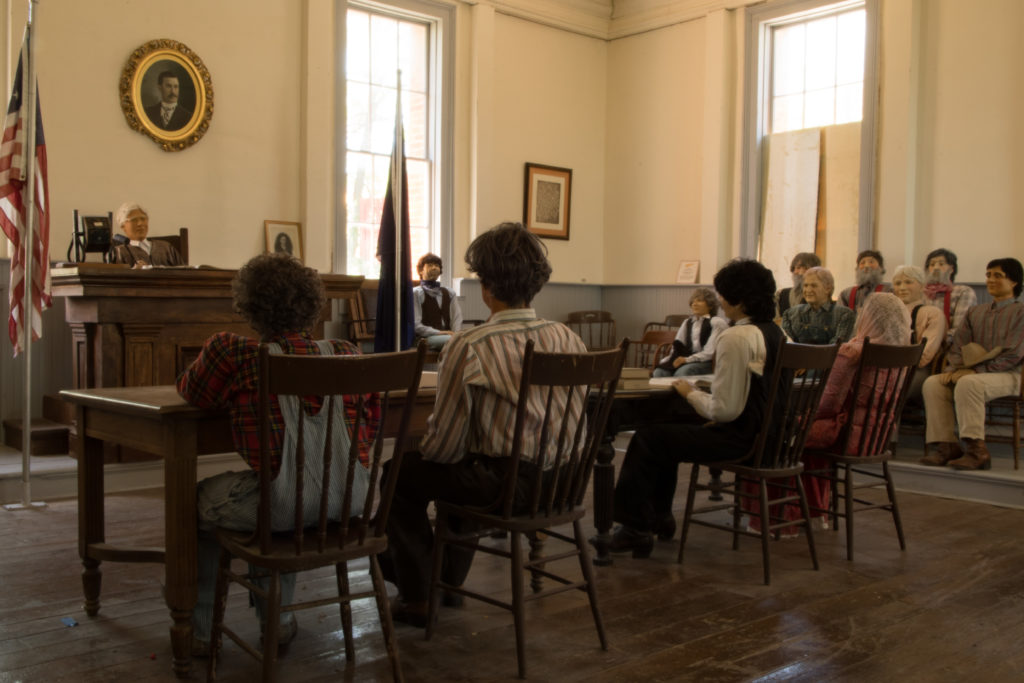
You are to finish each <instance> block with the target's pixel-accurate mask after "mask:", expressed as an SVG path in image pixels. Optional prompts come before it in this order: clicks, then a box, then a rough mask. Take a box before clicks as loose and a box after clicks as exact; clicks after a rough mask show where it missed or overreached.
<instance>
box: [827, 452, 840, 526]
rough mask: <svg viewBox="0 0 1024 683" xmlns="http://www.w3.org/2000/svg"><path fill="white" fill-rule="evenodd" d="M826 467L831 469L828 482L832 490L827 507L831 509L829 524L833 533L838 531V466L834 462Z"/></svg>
mask: <svg viewBox="0 0 1024 683" xmlns="http://www.w3.org/2000/svg"><path fill="white" fill-rule="evenodd" d="M828 467H829V469H830V470H831V471H832V480H831V482H830V483H829V487H830V488H831V489H832V491H831V495H830V496H829V501H828V509H829V510H831V511H832V514H831V519H830V520H829V525H830V526H831V527H832V532H833V533H839V467H838V465H836V463H834V462H833V463H829V466H828Z"/></svg>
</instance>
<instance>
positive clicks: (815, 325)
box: [782, 266, 857, 344]
mask: <svg viewBox="0 0 1024 683" xmlns="http://www.w3.org/2000/svg"><path fill="white" fill-rule="evenodd" d="M833 291H835V279H834V278H833V277H832V272H831V271H830V270H828V269H827V268H822V267H821V266H815V267H814V268H808V269H807V272H805V273H804V279H803V295H804V303H802V304H797V305H796V306H793V307H791V308H789V309H787V310H786V312H785V313H783V314H782V331H783V332H785V333H786V336H788V337H789V338H790V339H792V340H793V341H795V342H798V343H800V344H841V343H843V342H844V341H846V340H847V339H849V338H850V335H851V334H853V321H854V320H855V319H856V317H857V314H856V313H854V312H853V311H851V310H850V309H849V308H846V307H845V306H839V305H837V304H836V303H835V302H834V301H832V292H833Z"/></svg>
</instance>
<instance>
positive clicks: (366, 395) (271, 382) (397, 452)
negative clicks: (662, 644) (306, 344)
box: [255, 343, 426, 555]
mask: <svg viewBox="0 0 1024 683" xmlns="http://www.w3.org/2000/svg"><path fill="white" fill-rule="evenodd" d="M425 351H426V344H425V343H421V344H420V345H419V346H418V347H417V348H416V349H410V350H408V351H402V352H399V353H380V354H374V355H366V356H357V355H353V356H333V355H301V356H300V355H277V354H271V353H270V350H269V347H268V345H266V344H261V345H260V356H259V416H260V471H259V483H260V500H259V509H258V517H257V520H258V521H257V528H256V533H255V535H256V539H257V540H258V542H259V546H260V551H261V552H262V553H264V554H266V553H269V552H270V550H271V545H272V541H271V537H272V535H273V531H272V518H273V509H274V488H273V481H272V479H271V459H270V449H269V443H270V430H271V405H272V399H273V398H274V397H277V398H278V400H280V398H281V397H286V396H290V397H296V398H298V400H299V406H300V408H299V410H298V425H297V432H296V434H297V439H298V443H297V446H296V449H295V461H294V463H293V464H292V466H293V467H294V468H295V472H294V475H295V476H294V478H293V481H294V491H293V495H294V524H293V526H292V530H291V531H289V532H287V533H288V534H291V536H292V538H293V540H294V548H295V554H296V555H301V554H302V553H303V552H304V551H306V550H309V549H307V548H304V547H303V546H304V539H305V535H306V530H307V529H311V528H315V529H316V533H315V536H316V543H317V547H316V551H317V552H320V553H322V552H324V551H325V550H326V549H327V547H328V546H327V539H328V534H329V532H331V535H332V537H333V535H334V534H335V533H336V535H337V547H343V546H345V545H347V544H349V543H357V544H362V543H363V542H364V541H365V540H366V538H367V535H369V536H371V537H379V536H382V535H383V534H384V527H385V524H386V523H387V515H388V511H389V510H390V508H391V499H392V496H393V495H394V490H395V481H396V477H397V475H398V470H399V467H400V465H401V459H402V453H403V450H404V449H403V446H404V444H403V442H404V440H405V435H406V433H407V431H408V428H409V419H410V414H411V412H412V409H413V406H414V404H415V402H416V393H417V390H418V388H419V381H420V374H421V372H422V369H423V357H424V354H425ZM311 397H322V401H323V405H322V408H321V411H326V412H321V414H322V415H326V416H328V417H327V420H328V421H327V427H326V431H327V435H326V438H325V439H324V447H323V452H322V453H307V447H306V445H305V444H304V442H303V432H304V429H303V427H304V425H305V421H306V418H307V416H306V410H305V408H303V407H302V404H303V402H304V400H303V399H304V398H305V399H308V398H311ZM346 397H347V398H348V399H349V401H350V407H352V408H354V410H341V411H338V412H340V413H341V414H345V420H346V422H347V424H346V423H342V424H335V422H336V421H335V420H333V419H331V417H330V416H331V415H332V414H333V412H334V409H335V407H336V404H337V402H338V401H343V400H344V399H345V398H346ZM378 406H379V410H378ZM393 410H399V411H401V416H400V418H399V420H398V425H399V426H398V432H397V433H396V434H395V435H394V443H393V446H392V465H391V466H390V468H389V472H388V479H387V481H386V482H384V485H383V486H382V487H381V493H380V497H379V500H377V489H378V486H377V483H378V480H379V478H380V472H381V465H382V463H383V454H384V440H385V439H384V429H383V428H378V427H383V425H384V424H385V422H386V421H388V420H389V418H388V413H389V411H393ZM353 413H354V416H353ZM337 429H346V430H348V436H349V442H350V446H349V448H348V452H347V453H344V452H341V453H335V452H334V448H333V446H332V444H333V442H334V441H335V439H333V432H334V430H337ZM370 432H373V433H372V434H370ZM363 435H371V436H372V440H371V441H370V444H369V448H368V450H369V454H368V463H367V469H368V476H367V477H362V475H360V477H359V478H360V479H362V480H363V481H368V485H367V487H366V491H365V500H364V501H362V502H360V500H359V499H358V497H359V496H361V495H362V493H363V488H362V486H355V485H354V484H355V482H356V479H357V475H356V468H357V467H363V465H362V464H361V463H360V458H359V454H360V451H359V445H360V437H361V436H363ZM335 460H337V461H338V463H337V464H335V465H333V467H332V463H333V462H334V461H335ZM307 461H310V462H311V465H310V466H311V467H312V466H314V464H316V463H317V461H319V465H318V466H319V468H320V471H319V472H316V471H311V472H310V475H311V476H310V477H307V476H305V475H306V465H307ZM339 465H340V467H339ZM283 467H284V465H283V464H282V468H283ZM332 472H333V473H334V475H335V476H334V477H333V478H332ZM341 472H343V473H344V474H343V476H338V475H339V473H341ZM279 476H280V475H279ZM308 481H314V482H315V481H319V486H318V487H317V488H316V489H314V490H309V491H307V490H305V485H306V483H307V482H308ZM332 494H333V495H334V500H338V499H339V498H340V501H341V504H340V508H338V511H339V512H338V516H337V517H336V518H333V517H331V516H330V515H329V514H328V504H329V501H330V500H331V499H332ZM309 498H312V501H307V499H309ZM313 508H315V509H316V510H317V514H316V515H315V516H312V517H310V516H309V515H308V514H307V513H306V512H305V511H306V510H309V509H313ZM353 509H354V510H353Z"/></svg>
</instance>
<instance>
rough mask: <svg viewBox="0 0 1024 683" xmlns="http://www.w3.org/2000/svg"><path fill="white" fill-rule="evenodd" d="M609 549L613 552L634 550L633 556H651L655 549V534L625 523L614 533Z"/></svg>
mask: <svg viewBox="0 0 1024 683" xmlns="http://www.w3.org/2000/svg"><path fill="white" fill-rule="evenodd" d="M608 550H610V551H611V552H613V553H624V552H627V551H632V552H633V557H635V558H640V559H642V558H645V557H650V556H651V551H652V550H654V535H653V534H651V533H650V532H649V531H637V530H636V529H633V528H630V527H628V526H625V525H623V526H620V527H618V528H617V529H615V532H614V533H612V541H611V543H609V544H608Z"/></svg>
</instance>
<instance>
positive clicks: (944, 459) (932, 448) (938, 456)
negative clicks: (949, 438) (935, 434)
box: [920, 441, 964, 467]
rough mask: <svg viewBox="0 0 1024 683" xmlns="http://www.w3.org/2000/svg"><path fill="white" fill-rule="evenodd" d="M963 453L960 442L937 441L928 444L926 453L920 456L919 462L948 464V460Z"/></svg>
mask: <svg viewBox="0 0 1024 683" xmlns="http://www.w3.org/2000/svg"><path fill="white" fill-rule="evenodd" d="M963 454H964V452H963V451H962V450H960V444H958V443H949V442H946V441H938V442H935V443H930V444H928V453H927V455H925V456H924V457H923V458H921V461H920V462H921V464H922V465H933V466H935V467H943V466H945V465H946V464H948V463H949V461H950V460H956V459H957V458H960V456H962V455H963Z"/></svg>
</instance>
